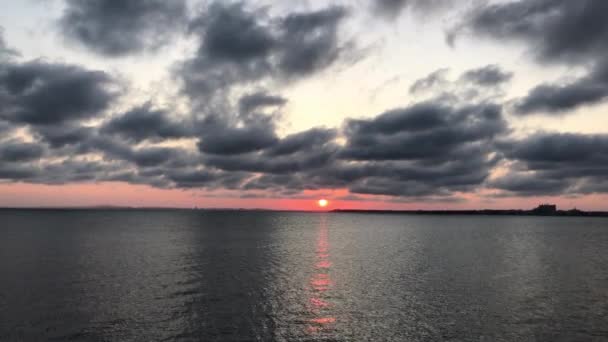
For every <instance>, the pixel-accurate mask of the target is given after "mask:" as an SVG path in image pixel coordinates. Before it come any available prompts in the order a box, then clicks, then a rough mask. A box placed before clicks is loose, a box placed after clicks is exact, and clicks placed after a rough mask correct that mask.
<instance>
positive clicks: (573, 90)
mask: <svg viewBox="0 0 608 342" xmlns="http://www.w3.org/2000/svg"><path fill="white" fill-rule="evenodd" d="M607 66H608V65H607ZM607 98H608V67H607V68H602V69H599V68H598V69H596V70H593V71H592V72H590V73H589V75H587V76H583V77H580V78H578V79H575V80H574V81H568V82H565V83H562V84H560V83H546V84H541V85H539V86H536V87H534V88H532V90H530V92H529V93H528V94H527V95H526V96H525V97H524V98H522V99H520V100H518V101H517V103H516V104H515V111H516V113H518V114H521V115H527V114H534V113H539V112H540V113H548V114H557V115H559V114H564V113H567V112H568V111H571V110H574V109H576V108H578V107H580V106H585V105H593V104H597V103H600V102H602V101H605V100H606V99H607Z"/></svg>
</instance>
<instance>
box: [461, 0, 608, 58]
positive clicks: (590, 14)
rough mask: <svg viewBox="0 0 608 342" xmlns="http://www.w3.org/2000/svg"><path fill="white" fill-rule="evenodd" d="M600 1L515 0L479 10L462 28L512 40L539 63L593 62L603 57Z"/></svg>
mask: <svg viewBox="0 0 608 342" xmlns="http://www.w3.org/2000/svg"><path fill="white" fill-rule="evenodd" d="M607 11H608V3H607V2H606V1H603V0H581V1H569V0H525V1H524V0H519V1H512V2H501V3H496V4H491V5H487V6H482V7H480V8H478V9H477V10H476V11H474V12H473V13H472V15H471V16H470V17H469V18H468V19H467V22H466V23H465V24H464V27H465V28H470V29H471V30H472V31H473V32H474V33H476V34H478V35H482V36H487V37H491V38H494V39H499V40H503V39H516V40H522V41H525V42H526V43H528V44H529V45H530V46H531V47H533V48H534V51H535V52H536V53H537V57H538V58H539V59H540V60H542V61H557V60H561V61H595V60H596V59H598V58H601V57H602V56H605V55H606V52H607V51H608V47H607V45H606V43H605V42H606V40H607V39H608V22H607V21H606V20H605V16H604V13H606V12H607Z"/></svg>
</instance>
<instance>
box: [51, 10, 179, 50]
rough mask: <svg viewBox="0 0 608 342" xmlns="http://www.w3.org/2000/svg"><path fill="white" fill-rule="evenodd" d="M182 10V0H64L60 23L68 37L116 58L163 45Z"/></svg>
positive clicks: (173, 30) (168, 38)
mask: <svg viewBox="0 0 608 342" xmlns="http://www.w3.org/2000/svg"><path fill="white" fill-rule="evenodd" d="M186 10H187V7H186V3H185V1H184V0H171V1H165V0H129V1H115V0H66V9H65V11H64V13H63V16H62V18H61V20H60V24H61V28H62V31H63V33H64V34H65V36H66V37H68V38H69V39H70V40H73V41H75V42H78V43H80V44H82V45H84V46H85V47H87V48H89V49H91V50H92V51H94V52H96V53H98V54H101V55H105V56H110V57H118V56H123V55H127V54H133V53H138V52H142V51H154V50H156V49H158V48H159V47H161V46H163V45H165V44H167V43H168V42H169V41H170V39H171V37H172V34H173V33H174V32H175V31H177V30H179V29H180V28H181V27H180V26H181V25H183V23H184V22H185V19H186Z"/></svg>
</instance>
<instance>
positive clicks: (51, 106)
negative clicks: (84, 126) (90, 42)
mask: <svg viewBox="0 0 608 342" xmlns="http://www.w3.org/2000/svg"><path fill="white" fill-rule="evenodd" d="M112 85H113V81H112V79H111V78H110V76H109V75H107V74H106V73H103V72H100V71H90V70H87V69H84V68H82V67H78V66H73V65H67V64H52V63H47V62H44V61H32V62H27V63H22V64H14V63H9V64H6V65H4V67H3V68H0V94H3V96H2V98H1V99H2V102H3V106H2V108H0V118H3V119H5V120H8V121H13V122H18V123H25V124H32V125H55V124H61V123H67V122H74V121H79V120H84V119H90V118H92V117H95V116H96V115H98V114H100V113H101V112H103V111H104V110H106V109H107V108H108V107H109V105H110V103H111V102H112V101H113V100H114V99H115V98H116V93H115V92H113V91H112V90H111V86H112Z"/></svg>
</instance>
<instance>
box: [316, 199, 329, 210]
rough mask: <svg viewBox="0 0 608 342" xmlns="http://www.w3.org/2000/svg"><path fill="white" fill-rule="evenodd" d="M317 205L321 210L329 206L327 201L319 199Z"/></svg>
mask: <svg viewBox="0 0 608 342" xmlns="http://www.w3.org/2000/svg"><path fill="white" fill-rule="evenodd" d="M317 203H318V204H319V207H321V208H325V207H327V206H328V205H329V201H328V200H326V199H324V198H322V199H320V200H319V201H318V202H317Z"/></svg>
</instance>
